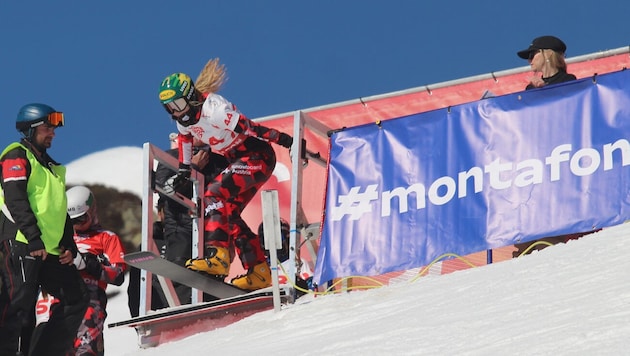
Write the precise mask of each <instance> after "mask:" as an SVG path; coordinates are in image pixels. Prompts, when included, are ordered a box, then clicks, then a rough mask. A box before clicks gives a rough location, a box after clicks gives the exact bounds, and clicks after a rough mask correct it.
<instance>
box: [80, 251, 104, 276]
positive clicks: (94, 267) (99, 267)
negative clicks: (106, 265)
mask: <svg viewBox="0 0 630 356" xmlns="http://www.w3.org/2000/svg"><path fill="white" fill-rule="evenodd" d="M82 255H83V260H84V261H85V271H86V272H87V273H89V274H90V275H92V276H94V277H96V278H101V272H102V271H103V263H102V261H101V259H100V258H99V256H96V255H94V254H91V253H84V254H82Z"/></svg>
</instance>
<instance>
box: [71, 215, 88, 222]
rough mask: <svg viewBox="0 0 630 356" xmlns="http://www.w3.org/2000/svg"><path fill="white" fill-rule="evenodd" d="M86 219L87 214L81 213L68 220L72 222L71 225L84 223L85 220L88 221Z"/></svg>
mask: <svg viewBox="0 0 630 356" xmlns="http://www.w3.org/2000/svg"><path fill="white" fill-rule="evenodd" d="M88 219H89V216H88V214H83V215H81V216H77V217H76V218H74V219H71V220H70V221H71V222H72V225H81V224H83V223H85V222H86V221H88Z"/></svg>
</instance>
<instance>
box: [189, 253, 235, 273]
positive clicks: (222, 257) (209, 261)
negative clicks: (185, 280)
mask: <svg viewBox="0 0 630 356" xmlns="http://www.w3.org/2000/svg"><path fill="white" fill-rule="evenodd" d="M207 251H208V255H207V256H206V257H203V258H193V259H190V260H188V261H186V268H188V269H191V270H193V271H199V272H205V273H207V274H210V275H213V276H223V277H224V276H227V275H228V273H229V271H230V253H229V251H228V250H227V249H226V248H223V247H214V246H213V247H208V249H207Z"/></svg>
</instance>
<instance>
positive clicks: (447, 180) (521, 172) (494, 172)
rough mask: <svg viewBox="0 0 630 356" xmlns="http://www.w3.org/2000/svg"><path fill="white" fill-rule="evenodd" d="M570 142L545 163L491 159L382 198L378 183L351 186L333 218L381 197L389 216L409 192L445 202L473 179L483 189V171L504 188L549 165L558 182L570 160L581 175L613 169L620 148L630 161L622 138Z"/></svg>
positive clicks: (422, 204) (527, 181)
mask: <svg viewBox="0 0 630 356" xmlns="http://www.w3.org/2000/svg"><path fill="white" fill-rule="evenodd" d="M572 149H573V148H572V145H571V144H563V145H559V146H557V147H555V148H554V149H553V150H552V151H551V155H549V156H548V157H546V158H545V160H544V163H543V161H541V160H538V159H527V160H524V161H521V162H518V163H516V164H514V163H512V162H504V163H501V161H500V159H499V158H497V159H496V160H494V161H492V162H490V164H487V165H485V166H484V167H483V168H480V167H472V168H471V169H469V170H468V171H464V172H459V173H458V175H457V179H455V178H453V177H448V176H445V177H440V178H438V179H436V180H435V181H434V182H433V183H432V184H431V185H430V186H429V188H428V190H427V188H426V186H425V185H424V184H422V183H414V184H412V185H410V186H408V187H397V188H394V189H392V190H389V191H383V192H382V193H381V197H380V198H379V193H378V191H377V189H376V188H377V187H378V184H370V185H368V186H367V187H366V188H365V190H364V191H363V192H362V193H361V187H358V186H357V187H352V188H350V191H349V192H348V194H345V195H339V196H338V197H337V202H338V203H339V205H337V206H335V207H333V209H332V213H331V217H332V221H339V220H341V219H342V218H343V217H344V216H345V215H350V217H349V218H350V220H358V219H360V218H361V216H363V214H364V213H369V212H371V211H372V204H371V202H372V201H378V200H380V201H381V217H386V216H390V215H391V213H392V208H391V205H392V201H393V200H395V199H397V200H398V211H399V212H400V213H406V212H408V211H409V202H408V198H409V196H411V195H413V196H415V200H416V209H418V210H419V209H424V208H426V204H427V198H428V200H429V202H430V203H431V204H433V205H444V204H446V203H448V202H449V201H451V200H452V199H453V198H454V197H455V194H456V193H457V198H464V197H466V196H467V195H468V190H467V183H468V182H469V180H472V183H473V187H474V193H479V192H481V191H482V190H483V183H484V173H486V174H487V180H488V185H489V187H490V189H495V190H503V189H508V188H511V187H513V186H514V187H518V188H522V187H526V186H530V185H534V184H541V183H542V182H543V177H544V168H545V165H547V166H548V167H549V168H548V169H549V181H550V182H555V181H558V180H560V179H561V177H560V171H561V167H562V166H563V164H566V162H568V167H569V171H570V172H571V173H572V174H574V175H575V176H578V177H583V176H588V175H591V174H593V173H595V172H596V171H597V170H598V169H600V167H602V158H603V170H604V171H608V170H611V169H613V168H614V167H613V166H614V161H613V154H614V152H615V151H619V152H620V154H621V164H622V167H623V166H627V165H629V164H630V142H628V141H627V140H625V139H620V140H618V141H616V142H615V143H608V144H605V145H604V146H603V150H602V151H603V154H600V152H599V151H597V150H596V149H594V148H582V149H580V150H578V151H576V152H575V153H574V154H573V155H571V154H570V153H571V151H572Z"/></svg>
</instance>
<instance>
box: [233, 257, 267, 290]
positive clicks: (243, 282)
mask: <svg viewBox="0 0 630 356" xmlns="http://www.w3.org/2000/svg"><path fill="white" fill-rule="evenodd" d="M232 284H233V285H235V286H237V287H239V288H241V289H245V290H249V291H252V290H257V289H261V288H266V287H269V286H271V270H270V269H269V266H268V265H267V262H261V263H259V264H257V265H255V266H254V267H252V268H250V269H249V271H248V272H247V274H244V275H240V276H238V277H236V278H234V279H232Z"/></svg>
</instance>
